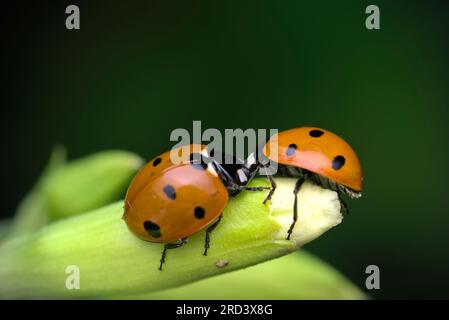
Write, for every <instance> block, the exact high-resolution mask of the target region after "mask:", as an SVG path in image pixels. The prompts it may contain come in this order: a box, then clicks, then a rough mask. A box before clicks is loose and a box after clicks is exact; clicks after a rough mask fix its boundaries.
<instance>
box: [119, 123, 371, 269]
mask: <svg viewBox="0 0 449 320" xmlns="http://www.w3.org/2000/svg"><path fill="white" fill-rule="evenodd" d="M273 144H276V146H277V148H271V147H272V145H273ZM195 147H196V149H198V151H197V152H195ZM189 149H190V151H189V152H187V153H185V151H186V147H183V149H182V150H183V152H184V154H183V155H182V156H183V157H188V158H185V159H184V160H185V161H182V163H180V164H173V163H172V161H171V160H170V154H171V152H178V151H180V149H178V150H172V151H169V152H166V153H164V154H162V155H160V156H158V157H156V158H154V159H153V160H151V161H150V162H149V163H148V164H147V165H146V166H145V167H144V168H143V169H142V170H141V171H140V172H139V173H138V174H137V175H136V176H135V177H134V179H133V181H132V182H131V184H130V186H129V188H128V192H127V194H126V198H125V212H124V215H123V218H124V220H125V221H126V223H127V225H128V227H129V229H130V230H131V231H132V232H133V233H135V234H136V235H137V236H139V237H140V238H142V239H143V240H146V241H151V242H158V243H164V244H165V245H164V249H163V252H162V257H161V260H160V266H159V269H160V270H162V265H163V263H164V261H165V257H166V254H167V250H169V249H173V248H178V247H180V246H182V245H183V244H185V243H186V240H187V238H188V237H189V236H191V235H193V234H195V233H197V232H199V231H200V230H203V229H205V228H206V232H205V246H204V252H203V254H204V255H207V251H208V249H209V246H210V233H211V232H212V231H213V230H214V228H215V227H216V226H217V225H218V223H219V222H220V220H221V217H222V213H223V210H224V208H225V207H226V205H227V203H228V199H229V196H235V195H236V194H238V193H239V192H241V191H243V190H248V191H262V190H265V189H270V191H269V193H268V195H267V197H266V198H265V200H264V203H266V202H267V201H269V200H270V199H271V197H272V195H273V194H274V192H275V190H276V183H275V181H274V179H273V177H272V176H271V175H268V176H267V177H268V179H269V180H270V183H271V188H267V187H248V186H247V185H248V183H249V182H250V181H251V179H252V178H253V177H254V176H255V175H256V174H257V172H258V171H259V169H260V167H261V166H263V165H262V164H261V163H260V162H259V161H258V158H259V157H257V156H256V155H255V154H251V155H250V156H249V157H248V159H246V161H245V162H244V163H241V164H238V163H235V162H234V163H233V164H226V163H225V164H222V163H219V162H218V161H216V160H215V158H214V156H212V155H210V154H209V153H208V151H207V148H206V147H205V146H198V145H197V146H194V145H190V146H189ZM271 150H276V152H275V154H272V153H271ZM262 152H263V153H264V156H265V157H266V158H267V159H269V160H270V161H274V162H276V163H277V165H278V172H277V173H276V174H277V175H281V176H290V177H296V178H297V179H298V180H297V182H296V184H295V188H294V190H293V194H294V197H295V201H294V206H293V215H292V223H291V226H290V228H289V230H288V233H287V236H286V239H287V240H288V239H290V237H291V234H292V231H293V229H294V227H295V224H296V221H297V219H298V209H297V207H298V192H299V190H300V188H301V185H302V183H303V182H304V181H305V180H310V181H313V182H314V183H316V184H319V185H321V186H322V187H325V188H328V189H331V190H334V191H336V192H337V193H338V195H339V198H340V201H341V203H342V207H343V208H344V210H346V211H347V207H346V205H345V204H344V202H343V200H342V198H341V195H342V194H347V195H349V196H350V197H351V198H358V197H360V196H361V191H362V182H363V174H362V169H361V165H360V162H359V160H358V157H357V155H356V154H355V152H354V151H353V149H352V148H351V146H350V145H349V144H348V143H347V142H346V141H344V140H343V139H341V138H340V137H338V136H337V135H335V134H333V133H331V132H329V131H326V130H323V129H319V128H312V127H302V128H296V129H291V130H287V131H283V132H280V133H279V134H277V135H275V136H272V137H271V138H270V139H269V141H268V142H267V144H266V145H265V146H264V148H263V151H262Z"/></svg>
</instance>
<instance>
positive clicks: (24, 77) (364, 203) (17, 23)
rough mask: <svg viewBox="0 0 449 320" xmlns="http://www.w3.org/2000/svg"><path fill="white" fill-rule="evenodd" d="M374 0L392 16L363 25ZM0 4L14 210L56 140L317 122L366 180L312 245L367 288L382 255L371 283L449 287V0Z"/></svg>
mask: <svg viewBox="0 0 449 320" xmlns="http://www.w3.org/2000/svg"><path fill="white" fill-rule="evenodd" d="M69 4H77V5H78V6H79V7H80V11H81V29H80V30H72V31H69V30H67V29H66V28H65V19H66V16H67V15H66V14H65V8H66V6H67V5H69ZM369 4H376V5H378V6H379V8H380V13H381V18H380V19H381V20H380V21H381V30H372V31H370V30H367V29H366V28H365V19H366V17H367V15H366V14H365V8H366V7H367V6H368V5H369ZM0 15H1V19H0V33H1V42H2V50H1V56H2V58H1V62H0V63H1V68H2V72H1V89H0V90H1V95H0V101H1V106H2V108H1V117H0V119H1V120H0V121H1V126H0V130H1V135H0V137H1V145H2V146H3V150H4V151H3V157H2V170H1V172H2V181H3V188H2V189H3V196H2V198H3V201H2V202H1V204H0V206H1V210H0V215H1V218H6V217H9V216H11V215H12V214H13V212H14V210H15V209H16V207H17V204H18V203H19V202H20V199H21V198H23V196H24V195H25V194H26V192H27V191H29V189H30V188H31V186H32V185H33V183H34V182H35V181H36V179H37V178H38V177H39V175H40V173H41V172H42V170H43V168H44V166H45V164H46V163H47V160H48V158H49V156H50V151H51V149H52V147H53V146H54V145H56V144H58V143H60V144H63V145H65V146H66V148H67V150H68V154H69V158H70V159H74V158H78V157H81V156H84V155H87V154H90V153H92V152H95V151H99V150H106V149H125V150H129V151H133V152H136V153H138V154H140V155H141V156H143V157H144V158H146V159H149V158H152V157H153V156H154V155H156V154H159V153H161V152H163V151H165V150H167V149H168V148H169V147H171V145H172V144H173V143H172V142H170V141H169V135H170V132H171V131H172V130H173V129H175V128H186V129H188V130H191V128H192V121H193V120H201V121H202V124H203V128H204V129H206V128H217V129H220V130H222V131H224V129H225V128H243V129H246V128H266V129H269V128H278V129H279V130H284V129H289V128H294V127H298V126H304V125H312V126H318V127H323V128H326V129H329V130H331V131H334V132H336V133H337V134H339V135H340V136H342V137H344V138H345V139H346V140H348V141H349V142H350V143H351V144H352V146H353V147H354V149H355V150H356V151H357V152H358V154H359V156H360V159H361V161H362V164H363V167H364V171H365V190H364V196H363V197H362V199H361V200H358V201H355V200H354V201H348V204H349V206H350V209H351V214H350V215H349V216H348V217H347V218H346V219H345V221H344V223H343V224H342V225H340V226H339V227H338V228H335V229H334V230H331V231H330V232H328V233H326V234H325V235H324V236H323V237H321V238H320V239H319V240H317V241H315V242H313V243H311V244H309V245H307V246H306V249H307V250H308V251H309V252H312V253H313V254H315V255H316V256H318V257H320V258H322V259H323V260H325V261H327V262H329V263H330V264H332V265H333V266H335V267H336V268H337V269H338V270H340V271H341V272H342V273H344V274H345V275H346V276H347V277H349V278H350V279H351V280H352V281H353V282H354V283H355V284H357V285H358V286H359V287H361V288H364V283H365V278H366V276H367V275H366V274H365V268H366V267H367V266H368V265H370V264H375V265H377V266H379V268H380V272H381V289H380V290H372V291H366V292H367V293H369V294H370V295H371V296H373V297H374V298H444V297H445V298H448V297H449V288H448V284H449V274H448V272H447V271H448V270H449V257H448V245H449V235H448V226H449V215H448V209H447V208H448V207H449V203H448V202H449V201H448V198H449V197H448V196H447V195H446V194H445V193H446V192H447V180H448V173H449V172H448V171H449V167H448V163H449V150H448V143H447V137H449V128H448V125H447V121H448V118H449V117H448V112H449V111H448V110H449V108H448V104H449V90H448V89H449V88H448V83H449V74H448V70H449V59H448V57H449V42H448V38H449V28H448V27H449V3H448V2H447V1H394V2H393V1H369V2H367V1H338V2H336V1H315V2H312V1H307V2H306V1H213V2H212V1H131V2H118V1H117V2H110V1H108V2H106V1H76V3H75V2H70V3H69V2H64V1H59V2H58V3H55V2H51V3H50V1H42V0H39V1H34V2H29V3H24V2H19V3H16V4H14V5H8V6H6V5H5V6H3V5H2V10H1V12H0ZM445 137H446V138H445Z"/></svg>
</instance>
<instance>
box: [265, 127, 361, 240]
mask: <svg viewBox="0 0 449 320" xmlns="http://www.w3.org/2000/svg"><path fill="white" fill-rule="evenodd" d="M272 144H276V145H277V152H276V154H271V153H270V152H271V150H272V148H271V145H272ZM273 150H276V148H273ZM263 154H264V155H265V156H266V157H267V158H268V159H269V160H270V161H274V162H277V164H278V172H277V174H278V175H281V176H289V177H296V178H298V180H297V182H296V185H295V188H294V190H293V194H294V196H295V201H294V205H293V222H292V224H291V225H290V228H289V230H288V234H287V240H289V239H290V236H291V233H292V231H293V228H294V226H295V224H296V220H297V219H298V212H297V210H298V209H297V206H298V196H297V195H298V192H299V189H300V187H301V185H302V183H303V182H304V181H305V180H310V181H312V182H314V183H316V184H318V185H320V186H322V187H324V188H328V189H331V190H334V191H336V192H337V193H338V196H339V199H340V203H341V205H342V208H343V210H344V211H346V212H347V211H348V208H347V206H346V204H345V203H344V201H343V199H342V197H341V195H342V194H347V195H348V196H349V197H350V198H359V197H361V195H362V188H363V172H362V167H361V165H360V161H359V159H358V157H357V155H356V153H355V152H354V150H353V149H352V148H351V146H350V145H349V144H348V143H347V142H346V141H345V140H343V139H342V138H340V137H339V136H337V135H336V134H334V133H332V132H330V131H327V130H324V129H320V128H314V127H302V128H296V129H291V130H286V131H282V132H280V133H278V134H277V135H274V136H272V137H271V138H270V139H269V140H268V142H267V144H266V145H265V146H264V148H263ZM260 166H262V165H260ZM265 166H266V165H265ZM268 179H269V180H270V182H271V186H272V187H271V190H270V192H269V193H268V195H267V197H266V198H265V200H264V203H266V202H267V201H268V200H269V199H270V198H271V197H272V195H273V193H274V191H275V189H276V184H275V182H274V180H273V178H272V176H271V175H268Z"/></svg>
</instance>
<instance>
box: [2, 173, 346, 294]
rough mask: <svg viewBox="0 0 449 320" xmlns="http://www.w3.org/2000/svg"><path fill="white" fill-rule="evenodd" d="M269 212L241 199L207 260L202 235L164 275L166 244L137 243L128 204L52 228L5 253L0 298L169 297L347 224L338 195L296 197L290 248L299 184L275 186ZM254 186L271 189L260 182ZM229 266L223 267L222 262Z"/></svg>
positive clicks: (260, 195)
mask: <svg viewBox="0 0 449 320" xmlns="http://www.w3.org/2000/svg"><path fill="white" fill-rule="evenodd" d="M276 183H277V185H278V188H277V191H276V193H275V195H274V197H273V199H272V201H271V203H270V205H269V206H267V205H264V204H262V201H263V199H264V198H265V196H266V192H243V193H241V194H240V195H239V196H238V197H236V198H233V199H231V200H230V201H229V204H228V206H227V208H226V210H225V212H224V217H223V220H222V222H221V223H220V225H219V226H218V227H217V228H216V230H214V232H213V233H212V235H211V241H212V242H211V248H210V251H209V254H208V256H202V251H203V247H204V231H202V232H199V233H197V234H196V235H194V236H192V237H191V238H190V239H189V243H188V244H187V245H185V246H183V247H181V248H178V249H174V250H170V251H169V253H168V257H167V261H166V264H165V265H164V270H163V271H159V270H158V266H159V259H160V255H161V251H162V247H163V246H162V244H156V243H149V242H146V241H142V240H140V239H138V238H137V237H135V236H134V235H133V234H132V233H131V232H130V231H129V230H128V229H127V226H126V224H125V222H124V221H123V220H122V219H121V217H122V214H123V203H122V202H118V203H114V204H112V205H109V206H106V207H103V208H101V209H97V210H95V211H92V212H89V213H86V214H81V215H78V216H75V217H72V218H67V219H64V220H61V221H58V222H55V223H52V224H50V225H48V226H46V227H44V228H42V229H40V230H38V231H37V232H35V233H32V234H28V235H25V236H22V237H18V238H14V239H11V240H9V241H6V242H4V243H3V244H2V245H1V246H0V261H1V263H0V283H1V286H0V297H2V298H19V297H20V298H51V297H58V298H61V297H66V298H87V297H113V296H115V295H122V296H123V295H125V294H136V293H144V292H151V291H157V290H162V289H168V288H172V287H176V286H180V285H183V284H187V283H190V282H193V281H196V280H200V279H204V278H207V277H210V276H213V275H218V274H222V273H225V272H229V271H232V270H237V269H241V268H244V267H247V266H251V265H254V264H257V263H260V262H263V261H266V260H269V259H274V258H277V257H280V256H283V255H285V254H288V253H290V252H293V251H295V250H296V249H298V248H299V247H301V246H302V245H303V244H305V243H307V242H309V241H312V240H313V239H315V238H317V237H319V236H320V235H321V234H322V233H324V232H325V231H327V230H329V229H330V228H332V227H334V226H335V225H337V224H339V223H340V222H341V220H342V216H341V214H340V203H339V201H338V197H337V194H336V193H335V192H333V191H329V190H326V189H322V188H320V187H318V186H316V185H313V184H311V183H308V182H306V183H304V184H303V186H302V188H301V190H300V192H299V199H300V202H299V215H300V218H299V220H298V223H297V226H296V227H295V229H294V233H293V235H292V240H290V241H287V240H285V237H286V234H287V230H288V228H289V226H290V223H291V220H292V207H293V194H292V190H293V186H294V184H295V180H294V179H286V178H284V179H277V180H276ZM252 185H268V183H267V182H266V180H264V179H255V181H253V183H252ZM223 260H226V261H227V262H228V264H227V266H225V267H218V266H217V263H218V264H219V262H220V261H223ZM71 265H75V266H77V267H79V270H80V289H79V290H76V289H75V290H68V289H67V288H66V280H67V277H68V275H67V274H66V272H65V271H66V268H67V267H68V266H71Z"/></svg>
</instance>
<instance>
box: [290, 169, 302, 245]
mask: <svg viewBox="0 0 449 320" xmlns="http://www.w3.org/2000/svg"><path fill="white" fill-rule="evenodd" d="M304 181H305V178H304V177H301V178H299V179H298V181H296V184H295V189H293V194H294V195H295V202H294V203H293V222H292V224H291V225H290V228H289V229H288V232H287V240H290V236H291V235H292V232H293V228H294V227H295V224H296V221H297V220H298V192H299V189H300V188H301V185H302V184H303V183H304Z"/></svg>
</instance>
